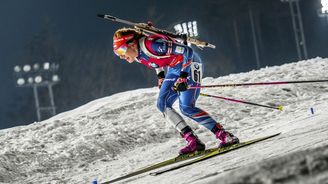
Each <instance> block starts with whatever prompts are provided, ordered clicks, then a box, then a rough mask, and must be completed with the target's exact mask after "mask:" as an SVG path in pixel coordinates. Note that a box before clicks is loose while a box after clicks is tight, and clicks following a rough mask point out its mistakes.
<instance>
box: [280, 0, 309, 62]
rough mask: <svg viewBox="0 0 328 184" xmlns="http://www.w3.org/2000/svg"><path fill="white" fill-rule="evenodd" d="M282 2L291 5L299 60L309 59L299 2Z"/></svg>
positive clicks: (295, 0)
mask: <svg viewBox="0 0 328 184" xmlns="http://www.w3.org/2000/svg"><path fill="white" fill-rule="evenodd" d="M281 2H283V3H284V2H288V3H289V9H290V15H291V17H292V23H293V30H294V36H295V42H296V49H297V55H298V59H299V60H302V59H308V53H307V47H306V41H305V36H304V29H303V21H302V13H301V10H300V5H299V0H281Z"/></svg>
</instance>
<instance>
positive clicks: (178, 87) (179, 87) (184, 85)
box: [173, 72, 189, 92]
mask: <svg viewBox="0 0 328 184" xmlns="http://www.w3.org/2000/svg"><path fill="white" fill-rule="evenodd" d="M187 77H188V73H187V72H181V74H180V77H179V78H178V80H177V81H176V82H175V83H174V86H173V89H174V90H175V91H177V92H181V91H187V90H188V87H189V86H188V79H187Z"/></svg>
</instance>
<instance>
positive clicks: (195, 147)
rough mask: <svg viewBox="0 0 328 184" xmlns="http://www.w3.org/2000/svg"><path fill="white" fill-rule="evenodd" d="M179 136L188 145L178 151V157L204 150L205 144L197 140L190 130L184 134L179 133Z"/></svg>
mask: <svg viewBox="0 0 328 184" xmlns="http://www.w3.org/2000/svg"><path fill="white" fill-rule="evenodd" d="M188 128H189V127H188ZM189 129H190V128H189ZM181 136H182V137H183V138H184V139H185V140H186V141H187V142H188V145H187V146H185V147H184V148H182V149H181V150H180V151H179V154H180V155H183V154H188V153H193V152H195V151H203V150H205V144H204V143H202V142H201V141H200V140H199V139H198V137H197V136H196V135H195V134H194V133H193V132H192V130H191V129H190V131H187V132H186V133H181Z"/></svg>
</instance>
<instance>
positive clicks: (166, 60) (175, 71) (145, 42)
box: [137, 35, 217, 132]
mask: <svg viewBox="0 0 328 184" xmlns="http://www.w3.org/2000/svg"><path fill="white" fill-rule="evenodd" d="M138 46H139V49H138V50H139V53H138V56H137V61H138V62H139V63H141V64H143V65H145V66H147V67H148V68H154V69H156V71H157V72H159V71H163V67H167V73H166V75H165V79H164V82H163V84H162V86H161V88H160V92H159V96H158V99H157V107H158V109H159V110H160V111H161V112H162V113H164V116H165V118H166V119H167V120H168V121H169V122H171V123H172V124H173V125H174V126H175V128H176V129H178V130H179V131H180V132H181V130H182V129H183V128H185V127H186V126H187V125H186V123H185V121H184V120H183V119H182V117H181V116H180V115H179V114H178V113H177V112H176V111H175V110H174V109H172V105H173V103H174V102H175V101H176V100H177V99H179V107H180V111H181V113H182V114H183V115H185V116H187V117H189V118H191V119H193V120H194V121H196V122H198V123H199V124H201V125H203V126H205V127H206V128H207V129H209V130H212V129H213V128H214V126H215V125H216V124H217V122H216V121H215V120H214V119H213V118H212V117H211V116H209V115H208V113H207V112H205V111H204V110H202V109H200V108H198V107H196V106H195V105H196V100H197V98H198V96H199V93H200V89H189V90H187V91H184V92H180V93H177V92H176V91H174V90H173V86H174V84H175V82H176V80H177V79H178V78H179V76H180V73H181V72H182V71H183V72H188V85H191V86H197V85H200V81H201V78H200V79H199V78H198V79H196V78H197V76H196V77H195V76H193V77H192V69H193V68H195V67H196V68H197V67H201V59H200V57H199V56H198V55H197V54H196V53H195V52H193V50H192V49H191V48H190V47H188V46H186V45H182V44H179V43H177V42H174V41H173V40H170V39H169V38H167V37H165V36H162V35H151V36H148V37H142V38H141V39H140V40H139V44H138ZM193 66H195V67H193ZM198 77H199V76H198Z"/></svg>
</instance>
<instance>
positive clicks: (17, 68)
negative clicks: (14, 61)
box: [14, 66, 22, 73]
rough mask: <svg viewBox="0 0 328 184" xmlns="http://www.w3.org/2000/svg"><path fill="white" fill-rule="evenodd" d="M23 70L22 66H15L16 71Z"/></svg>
mask: <svg viewBox="0 0 328 184" xmlns="http://www.w3.org/2000/svg"><path fill="white" fill-rule="evenodd" d="M21 70H22V69H21V67H20V66H15V67H14V71H15V72H16V73H18V72H20V71H21Z"/></svg>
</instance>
